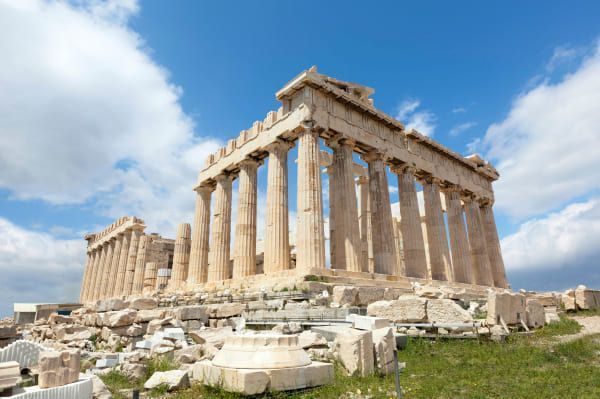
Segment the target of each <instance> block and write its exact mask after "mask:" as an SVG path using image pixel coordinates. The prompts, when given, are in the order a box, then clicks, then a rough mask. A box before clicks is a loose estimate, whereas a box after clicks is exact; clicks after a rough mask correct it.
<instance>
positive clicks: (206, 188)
mask: <svg viewBox="0 0 600 399" xmlns="http://www.w3.org/2000/svg"><path fill="white" fill-rule="evenodd" d="M194 191H195V192H197V193H198V194H210V193H212V192H213V191H215V185H214V184H207V183H203V184H202V185H201V186H198V187H196V188H195V189H194Z"/></svg>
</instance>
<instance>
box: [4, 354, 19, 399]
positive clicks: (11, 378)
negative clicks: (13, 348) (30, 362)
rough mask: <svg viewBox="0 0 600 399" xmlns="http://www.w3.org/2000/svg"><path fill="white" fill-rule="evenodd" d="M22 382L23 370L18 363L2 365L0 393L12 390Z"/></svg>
mask: <svg viewBox="0 0 600 399" xmlns="http://www.w3.org/2000/svg"><path fill="white" fill-rule="evenodd" d="M20 381H21V369H20V367H19V363H17V362H12V361H11V362H2V363H0V392H2V391H3V390H5V389H6V390H8V389H12V388H13V387H15V386H17V384H18V383H19V382H20ZM0 396H1V395H0Z"/></svg>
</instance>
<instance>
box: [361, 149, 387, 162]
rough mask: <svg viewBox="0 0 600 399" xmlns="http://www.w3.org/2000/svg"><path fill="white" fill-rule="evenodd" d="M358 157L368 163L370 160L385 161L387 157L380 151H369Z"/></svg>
mask: <svg viewBox="0 0 600 399" xmlns="http://www.w3.org/2000/svg"><path fill="white" fill-rule="evenodd" d="M360 158H361V159H362V160H363V161H365V162H367V163H370V162H373V161H378V160H380V161H385V160H386V159H387V156H386V154H384V153H383V152H381V151H369V152H367V153H366V154H362V155H361V156H360Z"/></svg>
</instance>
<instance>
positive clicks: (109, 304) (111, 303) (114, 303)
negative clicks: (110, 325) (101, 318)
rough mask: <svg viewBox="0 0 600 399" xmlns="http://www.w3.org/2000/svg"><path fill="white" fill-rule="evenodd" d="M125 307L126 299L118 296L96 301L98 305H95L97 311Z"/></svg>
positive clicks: (108, 310)
mask: <svg viewBox="0 0 600 399" xmlns="http://www.w3.org/2000/svg"><path fill="white" fill-rule="evenodd" d="M125 308H127V304H126V303H125V301H123V300H122V299H118V298H110V299H101V300H99V301H98V302H96V305H95V306H94V310H95V311H96V312H110V311H115V310H123V309H125Z"/></svg>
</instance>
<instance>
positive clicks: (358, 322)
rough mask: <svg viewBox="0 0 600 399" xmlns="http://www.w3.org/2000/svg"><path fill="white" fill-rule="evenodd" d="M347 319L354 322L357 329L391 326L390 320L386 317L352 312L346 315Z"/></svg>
mask: <svg viewBox="0 0 600 399" xmlns="http://www.w3.org/2000/svg"><path fill="white" fill-rule="evenodd" d="M346 321H349V322H352V327H353V328H356V329H357V330H367V331H371V330H377V329H380V328H385V327H389V326H390V321H389V320H388V319H386V318H384V317H373V316H361V315H357V314H350V315H348V316H346Z"/></svg>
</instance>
